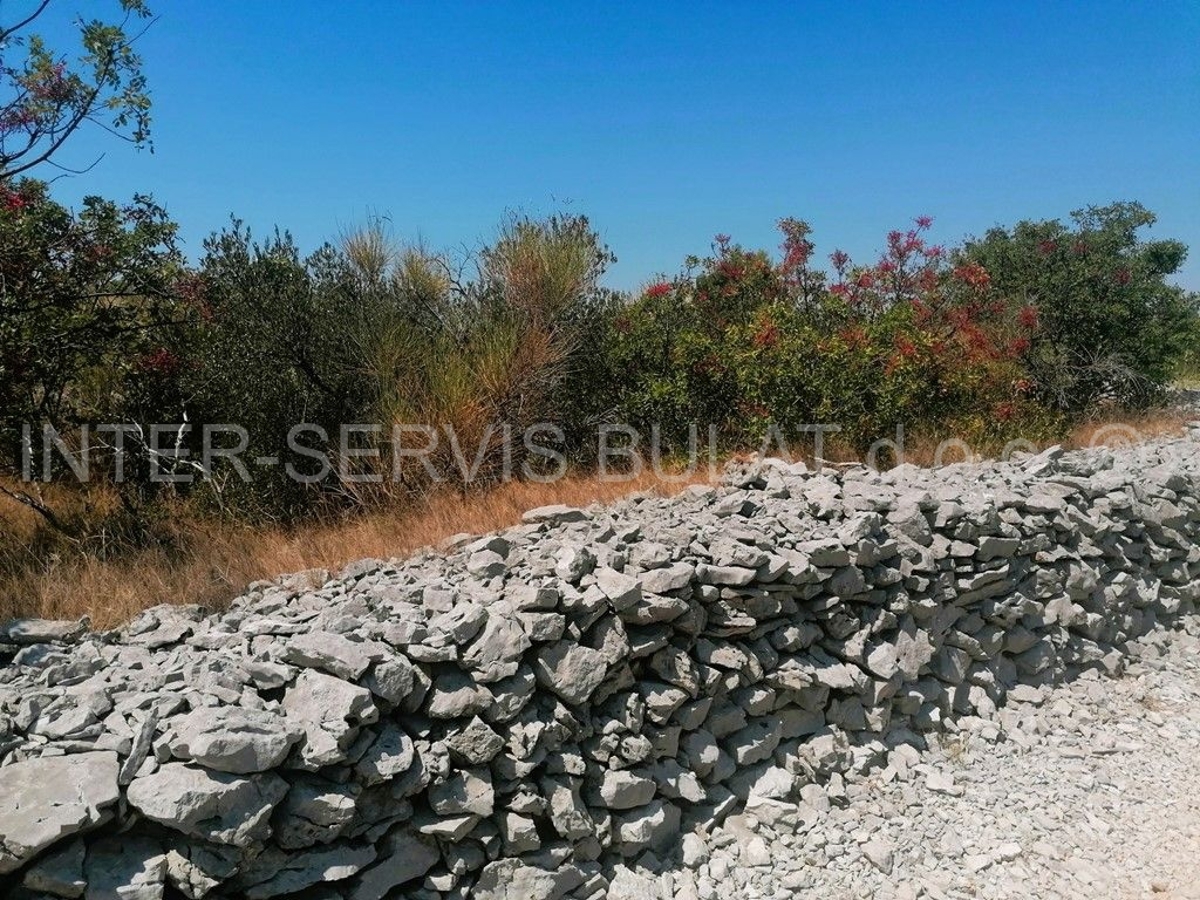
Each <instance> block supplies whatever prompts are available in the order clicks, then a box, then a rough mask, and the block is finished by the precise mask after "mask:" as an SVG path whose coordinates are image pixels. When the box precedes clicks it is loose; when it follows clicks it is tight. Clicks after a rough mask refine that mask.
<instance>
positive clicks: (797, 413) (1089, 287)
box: [0, 181, 1197, 521]
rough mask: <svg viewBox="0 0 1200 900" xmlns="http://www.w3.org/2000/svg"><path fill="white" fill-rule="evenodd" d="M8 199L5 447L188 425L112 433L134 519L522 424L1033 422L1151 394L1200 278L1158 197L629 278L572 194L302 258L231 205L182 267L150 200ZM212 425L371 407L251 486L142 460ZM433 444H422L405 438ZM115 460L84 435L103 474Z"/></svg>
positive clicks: (477, 466) (975, 428)
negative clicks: (1191, 275) (977, 230)
mask: <svg viewBox="0 0 1200 900" xmlns="http://www.w3.org/2000/svg"><path fill="white" fill-rule="evenodd" d="M0 201H2V202H0V268H2V271H0V274H2V275H3V279H2V281H0V313H2V315H0V427H3V429H4V437H5V441H4V445H3V447H4V453H5V459H4V462H5V465H7V466H8V467H9V468H10V470H15V469H16V468H17V467H18V466H19V453H18V450H19V447H18V439H19V435H20V427H21V425H22V424H23V423H31V424H32V425H33V426H34V428H35V429H37V428H39V427H40V425H41V424H42V423H49V424H52V425H54V426H55V427H58V428H69V427H70V426H73V425H78V424H81V423H85V422H91V423H100V422H124V421H131V422H139V423H154V422H162V423H173V422H186V423H188V425H189V426H190V430H184V431H180V432H173V433H171V434H168V435H166V436H159V438H158V440H157V441H154V440H152V439H151V438H152V436H150V435H148V434H145V433H138V432H132V433H130V434H129V435H127V436H126V444H125V447H126V451H127V454H128V455H129V457H130V458H129V459H127V460H126V476H127V478H126V483H125V485H124V486H123V487H122V488H121V497H122V504H121V509H122V510H124V514H126V515H129V514H136V515H139V516H144V515H145V511H146V510H147V509H149V508H150V507H151V506H153V505H154V504H155V502H156V501H160V500H164V499H166V498H168V497H169V498H171V500H172V502H178V501H179V500H180V499H184V500H186V501H187V502H188V503H189V504H191V505H192V506H193V507H194V508H196V509H201V510H203V509H208V510H212V511H223V512H224V513H225V514H227V515H230V516H234V517H237V518H240V519H253V520H258V519H264V518H270V519H279V520H284V521H287V520H292V519H295V518H296V517H297V516H300V515H304V514H308V513H310V512H312V511H313V510H317V509H326V510H347V509H354V508H361V507H365V506H371V505H375V504H378V503H380V502H384V501H387V500H391V499H394V498H396V497H397V496H398V495H404V494H409V493H412V492H414V491H421V490H423V489H425V488H426V487H427V486H428V483H429V480H430V476H429V468H428V466H427V463H428V464H429V465H432V466H433V467H434V468H435V469H436V470H437V471H438V472H439V473H441V474H442V475H443V476H446V477H449V478H450V479H451V480H452V481H454V482H456V483H459V484H466V483H477V482H487V481H489V480H494V479H495V478H496V477H498V475H499V473H500V471H501V467H502V466H503V465H504V464H506V463H507V464H508V465H509V466H510V468H511V470H513V471H518V472H519V471H520V470H521V466H522V464H524V463H528V464H531V465H534V467H535V468H536V466H537V465H538V464H541V465H549V464H551V463H552V461H550V460H548V459H546V458H545V457H544V456H542V455H539V454H537V453H535V452H531V451H530V450H529V449H528V448H525V447H523V445H522V442H521V440H520V437H519V436H520V435H521V433H522V431H523V430H524V429H525V428H526V427H527V426H529V425H532V424H534V423H538V422H550V423H554V424H555V425H557V426H558V427H559V428H561V429H562V434H561V438H560V443H559V449H562V450H563V451H564V452H565V454H566V455H567V456H568V457H570V458H572V459H576V460H581V461H587V460H589V458H590V456H591V455H592V454H594V452H595V447H596V429H597V427H598V426H599V425H601V424H605V423H617V422H620V423H628V424H630V425H633V426H635V427H638V428H640V429H643V430H644V433H645V434H647V435H648V434H649V433H650V428H651V426H655V427H657V428H658V429H659V431H660V433H661V436H662V439H663V441H664V443H666V444H667V445H668V446H670V447H674V448H679V447H682V445H683V444H684V443H685V441H686V440H687V438H688V435H689V431H690V429H691V428H692V427H693V426H699V430H700V434H701V435H702V436H703V435H706V433H707V429H708V426H710V425H711V426H714V427H715V429H716V434H717V436H718V440H719V442H720V443H721V445H722V447H723V448H724V449H727V450H735V449H740V448H747V447H757V446H759V444H760V442H761V441H763V440H764V438H770V436H771V429H773V428H777V429H779V432H781V433H782V434H784V435H786V436H788V437H789V438H792V437H795V436H796V435H798V434H800V433H801V432H802V431H803V428H804V426H810V425H815V424H836V425H838V426H840V427H841V429H842V433H841V435H840V439H841V440H843V441H844V442H846V443H848V444H849V445H850V446H853V447H856V448H859V449H862V448H865V447H866V445H868V444H869V443H871V442H872V441H875V440H877V439H879V438H888V437H892V436H893V435H894V434H895V433H896V430H897V428H898V427H902V428H903V429H904V430H905V432H906V434H907V435H909V436H910V437H911V436H913V435H921V434H924V435H927V436H933V435H937V436H939V437H941V436H946V435H948V434H952V435H955V436H959V437H962V438H964V439H966V440H967V441H968V442H970V443H973V444H977V443H978V442H981V441H984V442H992V441H999V440H1003V439H1007V438H1009V437H1015V436H1021V437H1029V438H1035V439H1036V438H1039V437H1045V436H1049V435H1051V434H1052V433H1054V432H1055V431H1056V429H1059V428H1061V427H1062V426H1063V425H1064V424H1065V423H1066V422H1067V421H1068V420H1069V419H1070V418H1071V417H1077V416H1080V415H1083V414H1087V413H1088V412H1089V411H1091V410H1094V409H1095V408H1096V407H1097V405H1098V404H1101V403H1105V402H1112V403H1120V404H1126V405H1128V404H1144V403H1147V402H1149V401H1151V400H1152V399H1153V398H1154V396H1155V392H1156V390H1157V389H1158V388H1160V387H1161V386H1162V385H1163V384H1164V383H1165V382H1166V381H1167V380H1168V379H1169V377H1170V376H1171V374H1172V373H1173V371H1175V370H1176V368H1177V367H1178V366H1179V365H1180V364H1181V363H1182V362H1184V361H1186V359H1187V354H1188V353H1189V352H1191V353H1193V354H1194V352H1195V339H1196V333H1197V326H1196V305H1195V297H1194V296H1189V295H1186V294H1185V293H1184V292H1183V291H1181V290H1179V289H1177V288H1174V287H1171V286H1169V285H1168V284H1166V282H1165V281H1164V278H1165V277H1166V276H1167V275H1169V274H1170V273H1172V272H1174V271H1176V270H1177V269H1178V267H1179V265H1180V263H1181V262H1182V260H1183V257H1184V252H1185V250H1184V248H1183V246H1182V245H1180V244H1178V243H1177V242H1174V241H1152V242H1147V241H1142V240H1140V239H1139V236H1138V233H1139V231H1140V229H1142V228H1143V227H1144V226H1147V225H1149V224H1150V223H1151V222H1152V221H1153V218H1152V216H1150V215H1149V213H1147V212H1146V211H1145V210H1144V209H1142V208H1141V207H1139V206H1137V205H1135V204H1118V205H1115V206H1111V207H1105V208H1100V209H1091V210H1088V211H1086V212H1083V213H1078V214H1076V215H1075V217H1074V224H1073V225H1070V226H1068V225H1064V224H1062V223H1060V222H1040V223H1021V224H1019V225H1017V226H1016V227H1015V228H1013V229H1011V230H1004V229H994V230H992V231H989V232H988V233H987V234H986V235H984V237H983V238H980V239H972V240H969V241H967V242H966V243H965V244H963V245H962V246H961V247H958V248H944V247H942V246H938V245H934V244H932V243H931V242H930V241H929V239H928V236H927V235H928V232H929V228H930V224H931V223H930V220H928V219H926V218H920V219H917V220H916V222H915V223H914V225H913V227H912V228H910V229H909V230H906V231H896V232H892V233H891V234H889V235H888V236H887V240H886V249H885V251H884V252H883V254H882V255H881V257H880V258H879V259H877V260H875V261H873V262H871V263H867V264H863V263H855V262H854V261H852V260H851V259H850V258H849V257H848V256H847V255H846V254H844V253H841V252H834V253H833V254H831V255H830V257H829V264H828V266H822V265H818V262H817V255H816V251H815V245H814V243H813V242H812V240H811V239H810V230H809V227H808V226H807V225H806V224H805V223H804V222H801V221H797V220H793V219H788V220H784V221H783V222H781V223H780V227H781V231H782V235H783V240H782V246H781V249H780V252H779V253H778V254H772V253H768V252H765V251H760V250H750V249H746V248H743V247H741V246H739V245H737V244H735V243H734V242H733V241H732V240H731V239H729V238H728V237H725V236H718V238H717V239H716V241H715V243H714V244H713V247H712V249H711V252H710V254H709V255H707V256H705V257H703V258H699V257H696V258H690V259H688V260H687V261H686V264H685V268H684V270H683V271H682V272H681V273H680V274H679V275H677V276H676V277H674V278H664V279H661V280H658V281H656V282H654V283H652V284H650V285H648V286H647V287H646V288H645V289H644V290H642V291H640V292H639V293H638V294H636V295H634V296H623V295H619V294H616V293H614V292H612V291H609V290H606V289H605V288H603V287H602V286H601V283H600V282H601V278H602V276H603V273H604V271H605V268H606V266H607V265H608V264H609V263H610V262H611V261H612V256H611V254H610V253H609V252H608V250H607V248H605V247H604V245H603V244H602V242H601V241H600V239H599V237H598V235H597V234H596V232H595V231H594V230H593V229H592V228H591V227H590V225H589V224H588V222H587V220H586V219H583V218H579V217H555V218H550V219H545V220H533V219H527V218H516V219H513V220H511V221H509V222H508V223H506V224H505V225H504V226H503V228H502V229H501V231H500V233H499V235H498V237H497V239H496V240H495V241H494V242H493V243H492V244H491V246H489V247H486V248H484V249H483V250H481V251H480V252H479V253H478V254H475V255H474V256H473V257H471V258H468V259H453V258H451V257H448V256H445V255H441V254H436V253H431V252H429V251H427V250H424V249H423V248H416V247H410V248H397V247H396V246H395V245H394V244H393V243H392V242H391V241H390V240H389V238H388V235H387V233H386V231H385V229H384V228H383V227H382V226H381V225H380V224H379V223H373V224H370V225H368V227H366V228H364V229H363V230H361V231H359V232H356V233H354V234H350V235H348V236H346V237H345V238H343V239H342V240H341V241H339V242H338V243H337V244H331V245H326V246H324V247H321V248H320V249H318V250H317V251H316V252H315V253H313V254H311V255H309V256H304V255H302V254H301V253H300V251H299V250H298V249H297V247H296V246H295V244H294V243H293V242H292V240H291V239H290V238H289V237H288V236H287V235H286V234H282V233H276V234H273V235H271V236H270V237H269V238H267V239H266V240H259V241H256V240H254V239H253V238H252V236H251V235H250V233H249V232H248V231H247V229H245V228H244V227H243V226H242V225H241V224H240V223H238V222H236V221H235V222H234V223H233V224H232V225H231V226H230V227H228V228H227V229H225V230H224V231H222V232H220V233H218V234H216V235H214V236H213V237H211V238H210V239H209V240H208V241H207V242H206V243H205V248H204V249H205V253H204V255H203V258H202V259H201V260H200V262H199V264H198V265H196V266H194V267H188V266H187V265H186V264H185V262H184V260H183V259H182V257H181V255H180V254H179V252H178V250H177V249H176V247H175V242H174V234H175V232H174V227H173V225H172V224H171V223H170V221H169V220H168V219H167V217H166V216H165V214H164V213H163V212H162V210H160V209H158V208H157V207H155V206H154V205H153V204H152V203H151V202H150V201H148V200H146V199H144V198H136V199H135V201H134V202H133V203H132V204H130V205H128V206H124V207H122V206H118V205H115V204H112V203H109V202H106V201H102V200H99V199H93V200H89V201H87V203H86V204H85V205H84V208H83V209H82V210H80V211H79V212H78V213H72V212H70V211H68V210H66V209H64V208H62V207H61V206H59V205H58V204H56V203H54V201H52V200H51V199H50V198H49V197H48V195H47V193H46V189H45V186H44V185H41V184H39V183H37V182H32V181H19V182H14V183H9V184H7V185H5V187H4V189H3V195H2V196H0ZM225 423H229V424H236V425H240V426H242V427H244V428H245V429H246V431H247V434H248V445H247V446H246V447H245V448H244V449H243V450H242V452H241V454H240V458H241V459H242V460H243V461H245V462H246V464H247V465H248V466H250V465H252V462H253V460H255V459H257V458H258V457H280V458H283V459H290V460H292V461H293V462H294V463H295V466H296V469H298V470H300V471H301V472H302V473H305V474H315V473H316V472H317V471H318V469H319V466H318V465H317V463H316V462H315V461H314V460H313V459H312V458H306V457H303V456H297V454H296V452H295V450H296V447H297V446H301V447H304V446H308V445H310V444H311V443H313V442H318V443H323V442H321V441H318V439H317V435H316V432H315V431H308V432H305V433H303V434H301V435H299V436H297V435H295V434H291V433H290V430H291V429H292V427H293V426H294V425H297V424H298V423H309V424H311V425H313V426H316V427H317V428H319V429H324V431H325V433H326V434H327V435H328V436H329V444H330V445H332V446H333V447H334V448H337V446H338V430H339V428H340V426H342V425H343V424H347V423H363V424H364V425H371V426H378V427H377V428H366V429H363V430H362V431H360V432H357V433H356V434H355V435H354V436H353V441H352V444H353V446H352V447H349V446H348V447H347V448H345V449H346V450H349V451H350V452H348V453H346V454H344V455H341V456H340V457H339V455H338V454H336V453H335V458H334V459H333V460H332V473H331V474H330V476H329V477H327V478H326V479H325V480H324V481H322V482H321V483H320V484H316V485H314V484H304V483H301V482H300V481H297V480H296V479H293V478H290V477H287V475H286V470H285V469H284V468H283V467H277V468H270V469H265V470H262V471H258V470H256V471H255V473H254V476H255V477H254V478H253V480H251V481H249V482H245V481H243V480H242V479H240V478H237V477H235V476H236V470H235V469H233V468H232V466H231V465H230V464H229V462H228V461H227V460H218V461H217V464H216V466H215V467H214V469H213V475H214V477H213V478H212V479H211V480H203V479H195V478H193V480H192V483H183V482H179V483H169V484H163V483H152V482H151V480H150V479H149V478H148V477H147V474H146V473H147V472H148V471H149V466H150V464H151V463H152V462H156V463H157V464H158V465H159V467H160V468H165V469H166V470H168V471H175V472H177V473H179V474H182V475H191V476H196V475H197V474H199V469H200V466H201V465H202V460H201V459H200V454H199V451H200V446H201V444H200V436H201V429H202V428H203V426H205V425H209V426H213V425H220V424H225ZM397 425H400V426H405V425H409V426H412V425H417V426H420V425H429V426H433V427H434V428H435V429H436V434H433V435H431V434H427V433H425V432H423V431H421V430H420V429H417V428H407V429H404V428H402V429H400V430H395V429H394V428H393V426H397ZM505 429H507V430H508V433H510V434H514V435H517V436H518V437H517V439H516V440H515V441H511V442H509V443H508V446H509V447H513V448H515V452H516V458H512V455H511V454H509V455H508V456H507V457H506V453H505V450H504V444H505V441H504V437H505ZM113 438H114V439H115V435H114V436H113ZM237 440H238V438H237V436H236V434H234V433H232V432H229V433H222V434H221V435H220V436H219V437H218V438H217V439H216V440H215V441H214V443H216V444H218V445H224V446H231V445H233V444H235V443H236V442H237ZM434 440H436V442H437V446H436V449H435V450H434V451H433V452H432V453H430V454H428V455H427V456H426V457H424V458H420V457H417V456H414V455H412V453H411V452H408V451H412V450H413V449H415V448H420V447H424V446H428V445H429V443H430V442H431V441H434ZM543 442H550V443H553V441H552V440H550V439H549V437H548V436H545V437H543ZM94 446H95V440H93V447H94ZM456 447H457V448H458V451H459V452H458V454H457V458H456V454H455V453H454V451H455V448H456ZM156 448H157V449H156ZM177 450H178V451H184V452H186V453H190V457H188V458H174V456H175V451H177ZM355 450H357V451H358V452H357V453H356V452H354V451H355ZM97 459H98V461H97ZM464 459H465V461H466V462H467V464H468V468H467V470H466V471H464V470H463V469H462V467H461V463H462V461H463V460H464ZM114 464H115V457H114V456H112V454H111V452H110V454H109V456H107V457H105V456H103V455H101V456H100V457H99V458H97V457H95V456H93V466H94V468H93V472H94V473H95V472H96V471H97V470H99V472H100V473H101V474H104V473H106V472H107V474H109V475H111V474H112V466H113V465H114ZM394 474H398V476H399V477H398V478H394V477H393V475H394ZM25 499H26V501H27V502H30V501H32V499H33V498H32V497H26V498H25ZM47 511H48V510H47Z"/></svg>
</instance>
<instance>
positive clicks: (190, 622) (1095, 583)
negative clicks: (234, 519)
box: [0, 430, 1200, 900]
mask: <svg viewBox="0 0 1200 900" xmlns="http://www.w3.org/2000/svg"><path fill="white" fill-rule="evenodd" d="M1198 435H1200V430H1197V431H1194V432H1193V437H1191V438H1188V439H1181V440H1175V441H1164V442H1160V443H1158V444H1155V445H1147V446H1143V447H1139V448H1135V449H1131V450H1122V451H1117V452H1110V451H1107V450H1099V451H1089V452H1082V453H1063V452H1061V451H1060V450H1051V451H1048V452H1046V453H1043V454H1041V455H1038V456H1031V457H1026V458H1024V459H1021V460H1019V461H1015V462H1012V463H1005V464H986V465H961V466H952V467H948V468H943V469H939V470H934V471H930V470H919V469H915V468H912V467H901V468H899V469H896V470H893V471H891V472H887V473H876V472H870V471H867V470H863V469H852V470H848V471H840V472H839V471H830V470H826V471H824V472H820V473H817V472H810V471H807V470H806V469H805V468H804V467H803V466H802V465H788V464H785V463H782V462H778V461H767V462H766V463H764V464H763V465H762V466H760V467H757V468H755V469H753V470H751V469H739V470H736V471H732V472H731V473H730V474H729V477H728V479H727V483H726V484H724V485H723V486H722V487H720V488H691V489H689V490H687V491H685V492H684V493H683V494H681V495H680V496H678V497H675V498H673V499H661V498H652V497H640V498H633V499H630V500H628V501H625V502H622V503H619V504H617V505H615V506H612V507H609V508H604V509H601V508H595V509H589V510H578V509H570V508H565V507H555V508H544V509H539V510H533V511H531V512H530V513H528V514H527V515H526V517H525V520H526V521H525V523H524V524H522V525H521V526H518V527H515V528H512V529H509V530H507V531H505V532H502V533H499V534H494V535H490V536H486V537H482V538H477V539H469V540H464V542H462V544H461V545H460V546H458V547H457V548H456V549H453V550H451V551H449V552H446V553H437V554H435V553H429V554H426V555H422V556H419V557H417V558H414V559H411V560H407V561H404V562H398V561H396V562H391V563H386V562H382V561H370V560H368V561H363V562H360V563H357V564H355V565H353V566H351V567H349V568H348V569H347V570H345V571H344V572H342V573H340V574H339V575H338V576H337V577H335V578H332V579H328V580H326V579H324V578H320V579H316V581H320V582H323V583H321V584H319V585H317V584H316V583H315V582H314V579H313V577H312V573H302V574H301V575H297V576H292V577H289V578H284V579H281V580H280V581H278V582H275V583H272V584H259V585H256V586H254V587H253V588H252V589H251V591H250V592H249V593H248V594H247V595H246V596H244V597H242V598H241V599H240V600H238V601H236V602H235V603H234V604H233V607H232V608H231V609H230V610H229V611H227V612H224V613H222V614H219V615H204V614H203V613H202V611H201V610H198V609H194V608H190V607H160V608H156V609H154V610H151V611H149V612H147V613H145V614H143V615H142V616H141V617H139V618H138V619H137V620H135V621H134V622H133V623H131V624H130V625H129V626H128V627H126V628H125V629H123V630H122V631H120V632H115V633H107V634H91V633H80V632H79V630H78V629H75V628H72V627H71V626H68V625H63V624H62V623H40V622H21V623H11V624H10V625H8V626H5V627H2V628H0V651H4V652H6V653H7V655H8V660H9V661H8V662H7V664H6V665H5V666H4V667H3V668H0V894H2V895H3V896H10V897H44V898H73V897H81V896H83V897H88V898H116V897H120V898H124V900H151V898H160V897H180V896H182V897H188V898H201V897H208V898H218V897H247V898H273V897H295V898H305V900H341V898H346V900H380V898H384V897H411V898H443V897H444V898H465V897H474V898H479V900H501V898H508V900H518V898H519V900H530V898H560V897H573V898H602V897H605V896H614V895H613V894H611V893H610V887H611V889H612V890H613V891H617V890H618V888H617V886H610V883H609V879H610V877H612V873H613V868H612V867H613V865H614V864H616V863H618V862H622V861H631V860H633V859H639V860H640V861H643V862H644V861H646V860H647V859H648V858H649V857H648V856H647V854H653V855H654V856H656V857H657V858H658V859H659V860H661V861H667V862H669V861H670V859H672V858H673V857H675V856H676V855H678V854H679V853H680V852H681V848H682V846H683V845H684V844H685V843H686V842H684V841H683V840H682V839H683V836H684V835H686V834H687V833H689V832H690V831H691V830H693V829H695V828H696V827H698V826H707V825H711V824H712V823H714V822H716V821H719V820H721V819H722V818H723V817H725V816H727V815H728V814H730V813H731V812H732V811H734V810H736V809H739V808H743V807H750V808H752V809H753V810H754V812H755V815H757V816H759V817H760V818H766V819H769V818H770V817H772V816H785V815H786V814H787V809H788V804H789V801H793V800H794V799H795V798H796V797H798V796H802V795H803V792H804V789H805V787H806V786H807V785H810V784H812V783H821V782H825V781H828V780H830V779H837V778H839V777H840V775H841V773H845V772H848V771H851V770H855V771H861V770H864V769H866V768H869V767H871V766H874V765H878V764H880V763H881V762H882V761H884V760H885V759H886V758H887V754H888V750H889V749H891V748H894V747H897V746H900V745H904V744H912V745H916V746H920V745H921V743H922V741H923V740H924V738H923V735H925V734H927V733H929V732H931V731H936V730H939V729H942V728H945V727H948V726H949V727H954V728H979V729H997V728H998V727H999V726H998V725H997V724H995V722H994V721H992V720H991V718H990V714H991V713H992V712H994V711H995V708H996V706H997V705H998V704H1002V703H1004V700H1005V697H1006V696H1007V695H1008V694H1009V693H1010V692H1012V691H1021V690H1024V689H1025V688H1023V687H1022V686H1023V685H1040V684H1044V683H1048V682H1052V681H1055V680H1058V679H1063V678H1067V677H1071V676H1072V675H1073V674H1075V673H1077V672H1078V671H1080V670H1081V669H1083V668H1085V667H1101V668H1103V669H1105V670H1107V671H1110V672H1113V671H1117V670H1119V669H1120V668H1121V666H1122V660H1123V657H1122V645H1123V643H1124V642H1125V641H1127V640H1129V639H1130V638H1132V637H1135V636H1138V635H1141V634H1143V633H1145V632H1147V631H1148V630H1150V629H1153V628H1155V627H1158V626H1161V625H1164V624H1168V623H1170V621H1171V620H1172V619H1173V618H1175V617H1176V616H1178V615H1180V614H1181V613H1187V612H1191V611H1193V610H1194V608H1195V605H1196V602H1197V600H1198V599H1200V546H1198V544H1197V536H1198V535H1200V459H1198V454H1197V450H1198V449H1200V445H1198V444H1197V443H1196V438H1197V436H1198ZM950 723H953V724H952V725H951V724H950Z"/></svg>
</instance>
